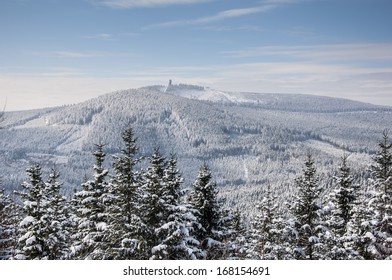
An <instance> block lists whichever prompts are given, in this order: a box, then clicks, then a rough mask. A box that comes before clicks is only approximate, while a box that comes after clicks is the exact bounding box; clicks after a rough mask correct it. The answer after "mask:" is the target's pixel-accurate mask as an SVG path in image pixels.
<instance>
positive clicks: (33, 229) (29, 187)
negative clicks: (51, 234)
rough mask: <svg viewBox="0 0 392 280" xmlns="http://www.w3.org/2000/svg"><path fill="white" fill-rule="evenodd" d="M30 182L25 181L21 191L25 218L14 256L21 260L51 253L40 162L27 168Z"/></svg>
mask: <svg viewBox="0 0 392 280" xmlns="http://www.w3.org/2000/svg"><path fill="white" fill-rule="evenodd" d="M27 174H28V176H29V177H30V182H24V183H23V184H22V187H23V189H24V191H23V192H19V193H18V194H19V195H20V197H21V199H22V201H23V205H24V206H23V220H22V221H21V222H20V224H19V231H18V236H19V238H18V248H17V250H16V254H15V256H14V258H15V259H19V260H24V259H26V260H38V259H48V256H49V254H50V251H49V248H48V246H47V244H46V240H47V237H48V232H47V231H46V229H47V227H48V223H50V221H49V220H48V216H47V214H46V207H47V196H46V193H45V191H46V186H45V183H44V182H43V180H42V172H41V167H40V166H39V165H38V164H35V165H33V166H32V167H30V168H29V169H27Z"/></svg>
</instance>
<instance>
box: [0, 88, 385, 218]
mask: <svg viewBox="0 0 392 280" xmlns="http://www.w3.org/2000/svg"><path fill="white" fill-rule="evenodd" d="M128 126H132V127H133V128H134V129H135V133H136V136H137V138H138V141H137V142H138V145H139V154H140V156H144V157H148V156H149V155H150V154H151V152H152V150H153V149H154V148H155V147H160V150H161V152H162V153H163V154H165V155H169V154H170V153H171V152H174V153H176V154H177V156H178V159H179V168H181V172H182V174H183V176H184V178H185V184H184V186H185V187H187V186H189V185H190V184H191V183H192V182H193V180H194V179H195V176H196V175H197V171H198V169H199V166H200V165H201V164H202V163H203V162H204V161H205V162H207V163H208V164H209V165H210V167H211V169H212V171H213V175H214V179H215V180H216V181H217V183H218V184H219V186H220V187H221V195H222V196H224V197H226V198H227V201H228V203H229V204H230V205H233V206H234V205H237V206H243V207H246V208H247V209H249V210H250V211H251V209H252V207H253V205H254V204H255V203H256V202H257V199H258V198H259V197H260V195H261V194H262V192H263V188H264V187H265V186H266V184H271V185H272V186H273V187H274V189H275V191H276V192H277V193H278V194H279V195H281V197H282V199H284V197H286V196H288V195H290V193H291V192H292V181H293V178H295V177H296V176H297V174H298V172H299V171H300V170H301V169H302V164H303V161H304V156H305V155H306V154H307V153H308V152H311V153H312V154H313V155H314V157H315V159H316V161H317V167H318V170H319V172H320V173H330V172H333V170H336V169H337V164H338V163H339V160H340V157H341V156H342V155H343V154H344V153H348V154H350V157H349V163H350V164H351V165H352V167H353V169H361V170H364V169H365V167H366V166H367V165H368V164H369V162H370V155H369V154H371V153H373V152H374V151H375V150H376V149H377V141H378V140H379V138H380V137H381V132H382V131H383V130H384V129H386V128H390V127H392V108H391V107H382V106H376V105H371V104H365V103H360V102H355V101H350V100H345V99H337V98H328V97H317V96H310V95H284V94H259V93H241V92H222V91H217V90H214V89H210V88H205V87H201V86H194V85H170V86H168V87H166V86H150V87H145V88H140V89H130V90H123V91H118V92H113V93H109V94H107V95H103V96H101V97H98V98H94V99H91V100H89V101H86V102H83V103H80V104H76V105H71V106H63V107H56V108H47V109H41V110H32V111H21V112H7V113H6V114H5V120H4V122H3V129H2V130H0V154H1V157H0V170H2V171H1V176H2V178H3V185H4V186H5V187H6V188H7V189H15V188H18V186H19V185H20V184H21V183H22V182H23V180H26V175H25V173H24V171H25V169H26V168H27V167H28V166H29V165H30V164H32V163H33V162H39V163H41V164H42V165H44V167H46V168H50V167H52V166H53V165H56V166H57V168H58V169H59V171H60V173H61V179H62V181H63V182H64V193H67V194H70V193H71V192H72V191H73V190H74V189H77V188H79V187H80V184H81V183H82V181H83V180H84V178H86V177H87V178H89V176H90V174H91V173H92V172H91V170H92V164H93V157H92V156H91V151H92V149H93V144H94V143H98V142H100V141H101V142H103V143H105V144H106V146H105V151H106V153H107V155H108V156H107V161H108V162H107V164H108V166H110V162H111V155H112V154H115V153H117V152H118V147H121V145H122V143H121V136H120V135H121V132H122V131H123V130H124V129H125V128H126V127H128ZM143 166H145V163H141V164H140V166H139V167H140V168H142V167H143Z"/></svg>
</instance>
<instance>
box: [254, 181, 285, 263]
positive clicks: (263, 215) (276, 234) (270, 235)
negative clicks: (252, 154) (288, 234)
mask: <svg viewBox="0 0 392 280" xmlns="http://www.w3.org/2000/svg"><path fill="white" fill-rule="evenodd" d="M257 208H258V210H259V213H258V215H257V216H256V217H255V219H254V222H253V224H252V227H253V240H254V241H253V243H254V245H255V248H254V254H255V257H256V258H260V259H270V260H277V259H286V258H287V256H286V255H287V252H286V246H285V240H284V238H283V237H284V234H285V232H284V229H285V225H284V223H283V220H282V218H281V217H280V215H279V210H278V205H277V204H276V197H275V196H274V195H273V194H272V191H271V186H270V185H268V187H267V191H266V194H265V197H264V198H263V199H262V201H261V202H260V203H259V205H258V207H257Z"/></svg>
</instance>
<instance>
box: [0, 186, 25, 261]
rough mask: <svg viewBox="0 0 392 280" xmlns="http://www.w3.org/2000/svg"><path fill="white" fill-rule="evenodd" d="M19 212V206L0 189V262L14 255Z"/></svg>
mask: <svg viewBox="0 0 392 280" xmlns="http://www.w3.org/2000/svg"><path fill="white" fill-rule="evenodd" d="M20 210H21V209H20V206H18V205H17V204H16V203H15V202H14V201H13V200H12V199H11V197H10V196H9V195H6V194H5V191H4V189H0V260H7V259H10V258H11V257H12V256H13V255H14V252H15V248H16V244H17V240H16V238H17V230H18V223H19V221H20Z"/></svg>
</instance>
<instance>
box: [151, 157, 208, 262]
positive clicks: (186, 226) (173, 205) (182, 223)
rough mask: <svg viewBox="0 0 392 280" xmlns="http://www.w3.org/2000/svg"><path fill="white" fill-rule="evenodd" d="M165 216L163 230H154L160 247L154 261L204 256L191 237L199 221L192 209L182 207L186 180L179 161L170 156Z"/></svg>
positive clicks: (154, 251) (165, 174)
mask: <svg viewBox="0 0 392 280" xmlns="http://www.w3.org/2000/svg"><path fill="white" fill-rule="evenodd" d="M162 181H163V184H162V187H163V190H162V197H161V199H162V200H163V212H162V222H161V224H160V227H158V228H156V229H155V234H156V236H157V241H158V244H157V245H155V246H154V247H153V248H152V257H151V258H152V259H167V260H170V259H172V260H173V259H182V260H188V259H191V260H193V259H197V258H200V257H201V256H202V252H201V250H200V249H199V245H200V243H199V241H198V240H197V239H195V238H194V237H193V236H192V234H193V232H194V228H193V226H194V225H195V222H196V217H195V216H194V215H193V213H192V210H191V209H190V207H189V205H186V204H184V203H181V197H182V195H183V191H182V182H183V179H182V177H181V176H180V174H179V171H178V169H177V159H176V157H175V155H173V154H172V155H171V157H170V159H169V161H168V162H167V166H166V168H165V170H164V172H163V178H162Z"/></svg>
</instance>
